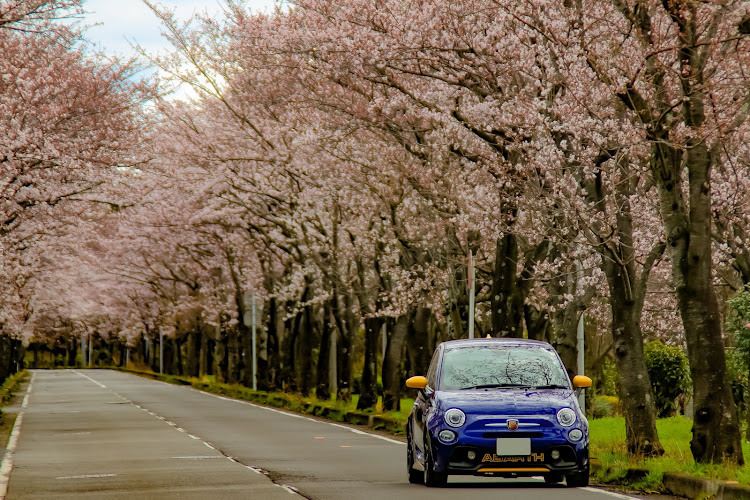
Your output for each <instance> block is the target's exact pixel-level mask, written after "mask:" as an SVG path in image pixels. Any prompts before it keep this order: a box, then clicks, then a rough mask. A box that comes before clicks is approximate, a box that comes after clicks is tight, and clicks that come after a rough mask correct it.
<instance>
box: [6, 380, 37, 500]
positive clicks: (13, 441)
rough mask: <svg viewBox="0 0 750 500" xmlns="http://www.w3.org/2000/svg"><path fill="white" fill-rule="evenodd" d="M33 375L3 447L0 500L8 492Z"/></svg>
mask: <svg viewBox="0 0 750 500" xmlns="http://www.w3.org/2000/svg"><path fill="white" fill-rule="evenodd" d="M34 375H35V374H34V372H32V373H31V381H30V382H29V386H28V387H27V388H26V395H25V396H24V397H23V403H21V410H20V411H19V412H18V415H16V421H15V422H14V423H13V429H12V430H11V431H10V437H9V438H8V444H7V446H6V447H5V455H4V456H3V461H2V464H0V500H3V499H4V498H5V497H6V495H7V494H8V486H9V485H10V474H11V472H13V457H14V456H15V453H16V447H17V445H18V438H19V436H20V435H21V425H22V424H23V415H24V413H25V411H26V407H27V406H28V404H29V395H31V387H32V385H33V384H34Z"/></svg>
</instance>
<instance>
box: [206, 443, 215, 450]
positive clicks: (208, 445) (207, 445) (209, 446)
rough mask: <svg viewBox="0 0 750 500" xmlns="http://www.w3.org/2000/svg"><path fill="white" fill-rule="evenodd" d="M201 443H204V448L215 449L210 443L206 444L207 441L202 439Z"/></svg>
mask: <svg viewBox="0 0 750 500" xmlns="http://www.w3.org/2000/svg"><path fill="white" fill-rule="evenodd" d="M203 444H204V445H206V448H211V449H212V450H215V449H216V448H214V447H213V446H211V445H210V444H208V443H207V442H205V441H203Z"/></svg>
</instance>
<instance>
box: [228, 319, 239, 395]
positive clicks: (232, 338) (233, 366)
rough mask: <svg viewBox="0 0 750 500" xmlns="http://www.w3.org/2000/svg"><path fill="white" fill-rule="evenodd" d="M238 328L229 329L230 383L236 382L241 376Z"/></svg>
mask: <svg viewBox="0 0 750 500" xmlns="http://www.w3.org/2000/svg"><path fill="white" fill-rule="evenodd" d="M238 333H239V332H238V329H237V328H232V329H230V330H229V331H227V334H226V335H227V344H226V345H227V378H226V381H227V383H229V384H236V383H237V382H238V381H239V380H240V378H239V368H240V367H239V362H240V357H239V350H240V349H239V347H240V345H239V338H238V337H239V335H238Z"/></svg>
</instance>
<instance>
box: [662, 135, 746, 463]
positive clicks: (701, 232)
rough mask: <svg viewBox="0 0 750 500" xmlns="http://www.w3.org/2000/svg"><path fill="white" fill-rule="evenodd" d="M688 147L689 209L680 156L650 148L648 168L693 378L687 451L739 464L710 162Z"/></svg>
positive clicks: (701, 148)
mask: <svg viewBox="0 0 750 500" xmlns="http://www.w3.org/2000/svg"><path fill="white" fill-rule="evenodd" d="M689 146H690V147H688V148H686V155H687V161H686V164H687V169H688V172H689V185H690V192H689V197H690V202H689V205H687V204H686V203H685V200H684V197H683V193H682V189H681V186H680V184H681V182H682V179H681V177H682V176H681V169H682V162H681V155H680V154H679V152H678V151H675V150H674V149H673V148H672V147H670V146H669V145H668V143H666V142H665V143H663V144H661V143H657V144H654V146H653V152H652V162H653V163H652V169H653V170H654V174H655V177H657V178H658V181H659V195H660V199H661V211H662V221H663V222H664V228H665V232H666V233H667V243H668V248H669V251H670V255H671V260H672V276H673V279H674V283H675V289H676V291H677V304H678V307H679V310H680V316H681V318H682V324H683V327H684V329H685V339H686V341H687V348H688V357H689V359H690V372H691V375H692V379H693V401H694V416H693V439H692V441H691V443H690V449H691V451H692V452H693V457H694V458H695V460H696V461H697V462H717V463H722V462H736V463H738V464H742V463H744V458H743V455H742V447H741V441H740V425H739V419H738V417H737V408H736V405H735V404H734V399H733V397H732V390H731V386H730V384H729V382H728V379H727V368H726V359H725V356H724V343H723V339H722V330H721V315H720V313H719V305H718V301H717V299H716V293H715V291H714V287H713V282H712V261H711V258H712V257H711V195H710V177H709V172H710V159H709V155H708V151H707V150H706V146H705V143H704V142H700V143H697V144H690V145H689ZM687 206H689V207H690V208H689V210H688V208H687Z"/></svg>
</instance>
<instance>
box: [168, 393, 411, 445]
mask: <svg viewBox="0 0 750 500" xmlns="http://www.w3.org/2000/svg"><path fill="white" fill-rule="evenodd" d="M164 383H166V382H164ZM169 385H172V384H169ZM173 387H176V386H173ZM186 389H189V390H193V391H195V392H198V393H200V394H205V395H206V396H212V397H214V398H219V399H223V400H225V401H231V402H233V403H240V404H244V405H248V406H252V407H253V408H260V409H263V410H266V411H272V412H274V413H280V414H282V415H286V416H288V417H294V418H301V419H302V420H308V421H310V422H316V423H319V424H325V425H332V426H333V427H338V428H340V429H346V430H348V431H349V432H353V433H354V434H360V435H365V436H370V437H374V438H377V439H380V440H382V441H387V442H389V443H393V444H398V445H401V446H406V443H404V442H403V441H398V440H397V439H391V438H389V437H385V436H381V435H379V434H372V433H370V432H366V431H362V430H360V429H355V428H354V427H348V426H346V425H341V424H337V423H335V422H326V421H324V420H317V419H314V418H310V417H306V416H304V415H298V414H296V413H291V412H288V411H283V410H279V409H276V408H269V407H268V406H262V405H258V404H255V403H250V402H249V401H242V400H239V399H232V398H227V397H225V396H219V395H217V394H211V393H210V392H203V391H201V390H198V389H193V388H192V387H186Z"/></svg>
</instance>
